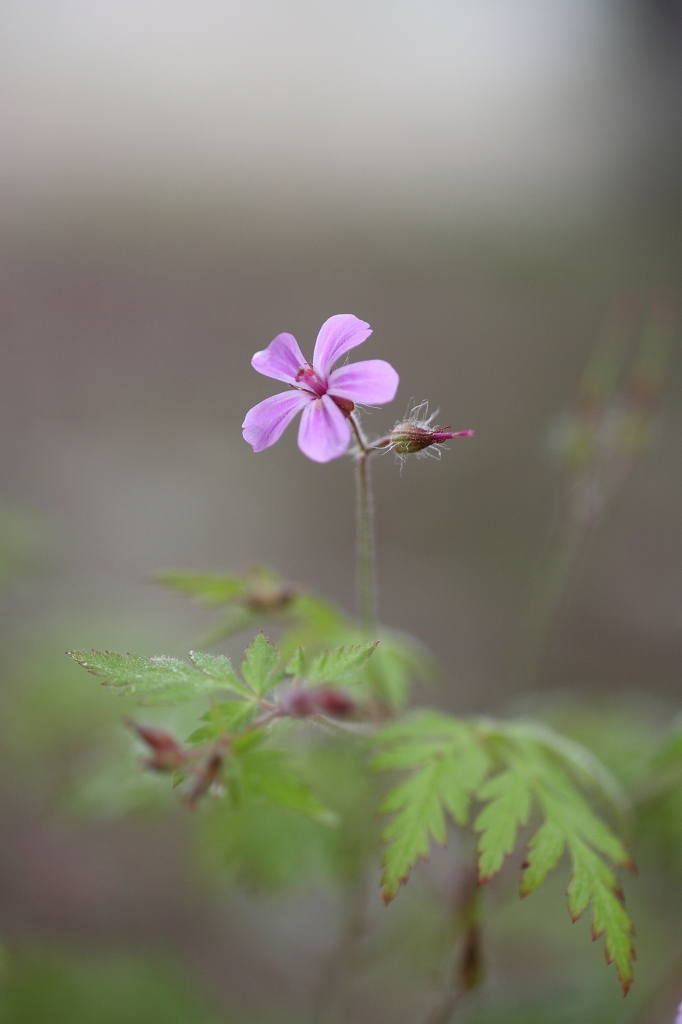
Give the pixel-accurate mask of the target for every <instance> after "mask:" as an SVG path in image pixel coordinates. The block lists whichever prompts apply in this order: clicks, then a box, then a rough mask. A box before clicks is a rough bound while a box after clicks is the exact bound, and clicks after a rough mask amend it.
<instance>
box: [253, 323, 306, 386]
mask: <svg viewBox="0 0 682 1024" xmlns="http://www.w3.org/2000/svg"><path fill="white" fill-rule="evenodd" d="M251 365H252V366H253V368H254V370H258V372H259V373H262V374H264V375H265V376H266V377H274V378H275V380H283V381H286V383H287V384H295V383H296V372H297V370H299V369H300V368H301V367H302V366H307V363H306V360H305V359H304V358H303V353H302V352H301V350H300V348H299V347H298V342H297V341H296V338H294V336H293V334H278V335H277V337H276V338H274V339H273V340H272V341H271V342H270V344H269V345H268V347H267V348H264V349H263V350H262V352H256V354H255V356H254V357H253V359H252V360H251Z"/></svg>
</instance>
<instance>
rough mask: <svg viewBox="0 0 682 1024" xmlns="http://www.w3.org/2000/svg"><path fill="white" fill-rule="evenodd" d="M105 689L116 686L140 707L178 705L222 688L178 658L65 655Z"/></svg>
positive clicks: (90, 653) (89, 653)
mask: <svg viewBox="0 0 682 1024" xmlns="http://www.w3.org/2000/svg"><path fill="white" fill-rule="evenodd" d="M67 653H68V654H69V656H70V657H71V658H73V659H74V661H77V662H78V664H79V665H82V666H83V668H85V669H87V670H88V672H90V673H91V674H92V675H94V676H99V677H100V678H101V679H102V680H103V682H104V685H105V686H115V687H116V688H117V689H119V690H120V691H121V692H122V693H123V694H125V695H126V696H133V697H136V698H137V700H138V703H140V704H146V705H151V704H180V703H182V702H184V701H188V700H192V699H193V698H195V697H201V696H204V695H205V694H207V693H213V692H215V691H216V690H219V689H221V684H220V683H218V682H216V681H215V680H214V679H211V678H209V677H208V676H207V675H205V674H204V673H203V672H200V671H199V670H198V669H197V668H194V667H192V666H190V665H186V664H185V662H184V661H179V660H178V659H177V658H167V657H164V656H158V657H154V658H143V657H141V656H140V655H137V654H113V653H111V652H110V651H104V652H102V651H68V652H67Z"/></svg>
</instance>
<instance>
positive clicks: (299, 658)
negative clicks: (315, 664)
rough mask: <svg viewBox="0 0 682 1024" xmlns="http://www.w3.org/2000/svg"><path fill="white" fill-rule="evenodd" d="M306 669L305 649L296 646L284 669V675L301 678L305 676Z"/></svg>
mask: <svg viewBox="0 0 682 1024" xmlns="http://www.w3.org/2000/svg"><path fill="white" fill-rule="evenodd" d="M305 670H306V657H305V651H304V650H303V648H302V647H297V648H296V650H295V651H294V653H293V654H292V656H291V657H290V658H289V661H288V662H287V664H286V668H285V669H284V671H285V673H286V675H288V676H296V677H297V678H298V679H302V678H303V676H305Z"/></svg>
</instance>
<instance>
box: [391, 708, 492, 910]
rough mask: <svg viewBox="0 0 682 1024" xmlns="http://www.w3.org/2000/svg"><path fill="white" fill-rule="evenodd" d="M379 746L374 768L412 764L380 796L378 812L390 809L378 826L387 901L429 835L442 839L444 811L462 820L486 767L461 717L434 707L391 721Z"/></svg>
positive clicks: (423, 854) (422, 853)
mask: <svg viewBox="0 0 682 1024" xmlns="http://www.w3.org/2000/svg"><path fill="white" fill-rule="evenodd" d="M376 741H377V743H378V745H379V746H383V747H384V750H383V751H382V752H381V753H379V754H378V755H377V756H376V757H375V759H374V761H373V762H372V764H373V767H374V768H376V769H380V770H387V769H393V770H404V769H406V768H414V769H415V771H414V773H413V774H412V775H411V776H409V777H408V778H407V779H406V780H404V781H403V782H400V783H399V784H398V785H397V786H396V787H395V788H394V789H392V790H391V791H390V792H389V793H388V795H387V796H386V798H385V800H384V802H383V804H382V806H381V808H380V812H381V813H383V814H388V813H393V812H395V817H394V818H393V820H392V821H391V822H390V824H389V825H388V826H387V828H386V829H385V831H384V835H383V839H384V841H385V842H386V843H387V844H388V846H387V848H386V852H385V855H384V858H383V867H384V872H383V875H382V895H383V898H384V900H385V902H387V903H388V902H389V901H390V900H392V899H393V897H394V896H395V895H396V893H397V891H398V888H399V887H400V885H401V884H404V883H405V881H406V880H407V878H408V876H409V873H410V871H411V869H412V868H413V867H414V865H415V864H416V863H417V860H418V859H419V858H420V857H426V856H427V855H428V851H429V843H430V839H431V838H433V839H435V840H436V842H440V843H444V842H445V838H446V825H445V812H448V813H449V814H450V815H451V816H452V817H453V818H454V820H455V821H456V822H458V823H459V824H462V825H463V824H465V823H466V821H467V819H468V815H469V806H470V801H471V796H472V794H473V793H474V792H475V791H476V789H477V788H478V786H479V785H480V783H481V781H482V780H483V778H484V777H485V774H486V772H487V771H488V768H489V764H490V762H489V759H488V757H487V755H486V753H485V752H484V750H483V749H482V748H481V746H480V745H479V744H478V743H477V742H476V740H475V738H474V737H473V735H472V733H471V731H470V729H469V728H468V726H467V725H466V724H465V723H462V722H458V721H457V720H456V719H451V718H449V717H447V716H445V715H439V714H437V713H428V712H427V713H422V714H421V715H417V716H415V717H413V718H412V719H408V720H407V721H404V722H398V723H392V724H391V725H389V726H386V727H385V728H383V729H382V730H380V732H379V733H378V735H377V737H376Z"/></svg>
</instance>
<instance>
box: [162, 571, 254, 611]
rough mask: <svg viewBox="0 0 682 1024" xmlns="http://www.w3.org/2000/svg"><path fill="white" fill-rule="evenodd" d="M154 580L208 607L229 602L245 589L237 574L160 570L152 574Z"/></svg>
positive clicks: (239, 595) (215, 606) (240, 594)
mask: <svg viewBox="0 0 682 1024" xmlns="http://www.w3.org/2000/svg"><path fill="white" fill-rule="evenodd" d="M154 582H155V583H158V584H159V585H160V586H162V587H165V588H166V589H167V590H175V591H177V593H179V594H184V595H185V596H186V597H193V598H195V599H196V600H197V601H200V602H201V603H202V604H204V605H207V606H208V607H209V608H217V607H219V606H220V605H222V604H229V603H230V602H231V601H234V600H235V598H238V597H241V596H242V595H243V594H244V593H245V591H246V586H245V584H244V580H242V579H241V578H240V577H239V576H221V575H217V574H215V573H192V572H172V571H171V572H160V573H157V574H156V575H155V576H154Z"/></svg>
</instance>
